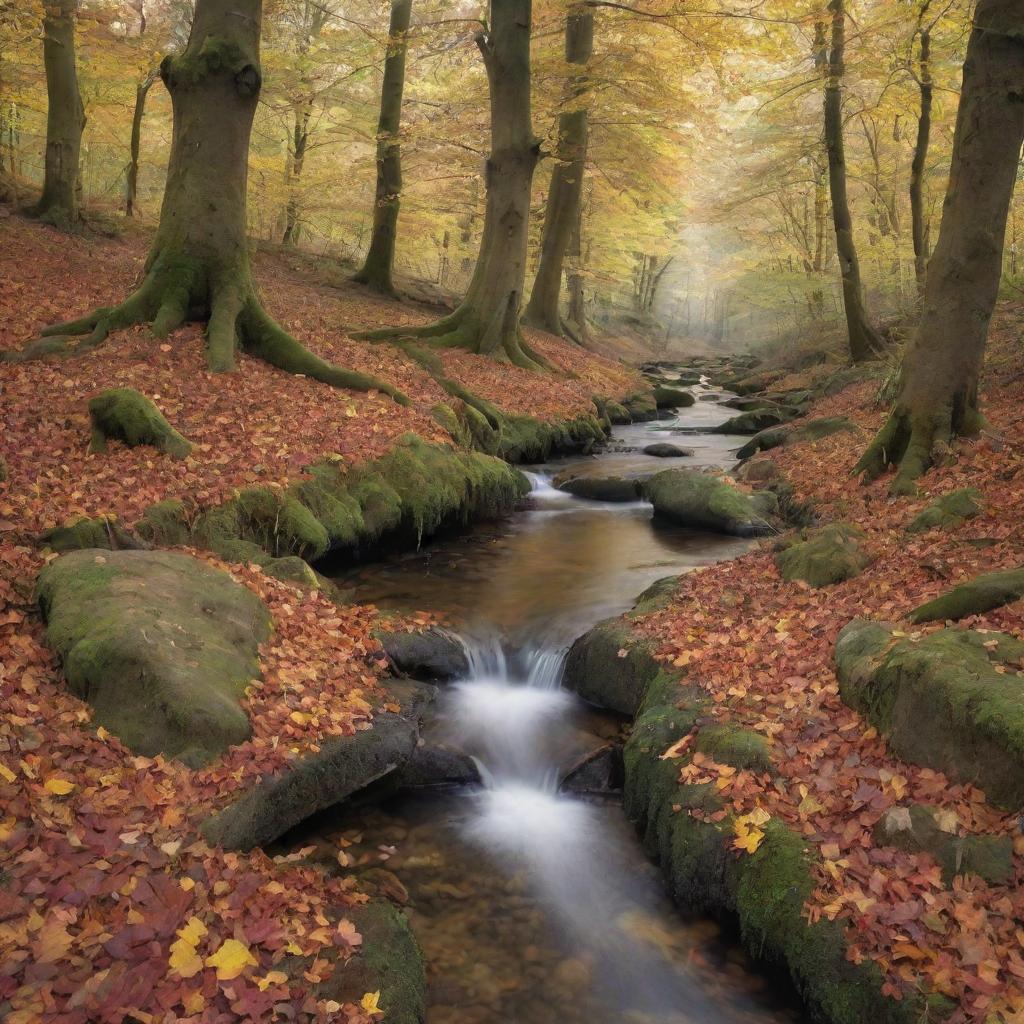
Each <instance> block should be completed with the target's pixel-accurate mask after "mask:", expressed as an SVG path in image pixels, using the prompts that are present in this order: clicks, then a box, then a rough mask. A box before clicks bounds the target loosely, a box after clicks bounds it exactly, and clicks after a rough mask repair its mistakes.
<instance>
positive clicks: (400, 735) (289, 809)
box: [202, 683, 436, 850]
mask: <svg viewBox="0 0 1024 1024" xmlns="http://www.w3.org/2000/svg"><path fill="white" fill-rule="evenodd" d="M395 688H396V689H398V695H399V699H400V700H401V710H400V711H399V712H397V713H395V712H378V713H377V714H375V715H374V717H373V722H372V728H370V729H366V730H365V731H362V732H357V733H355V734H354V735H352V736H331V737H329V738H328V739H326V740H324V741H323V742H322V743H321V744H320V749H319V750H318V751H317V752H316V753H313V754H309V755H307V756H306V757H302V758H299V759H298V760H296V761H292V762H290V763H289V764H288V765H287V766H286V767H285V768H283V769H282V770H281V771H280V772H278V773H277V774H276V775H268V776H265V777H264V778H263V779H261V780H260V781H259V782H258V783H257V784H256V785H255V786H252V787H251V788H250V789H248V790H246V791H245V792H244V793H243V794H242V795H241V796H240V797H239V798H238V799H237V800H236V801H235V802H234V803H233V804H231V805H230V806H228V807H226V808H225V809H224V810H222V811H220V812H219V813H218V814H215V815H214V816H213V817H212V818H208V819H207V820H206V821H205V822H203V825H202V832H203V835H204V836H205V837H206V839H207V841H208V842H210V843H212V844H214V845H216V846H223V847H224V848H225V849H229V850H251V849H253V848H254V847H257V846H266V845H267V844H268V843H272V842H273V841H274V840H275V839H278V838H280V837H281V836H282V835H284V834H285V832H287V831H288V830H289V829H291V828H294V827H295V826H296V825H298V824H299V822H301V821H303V820H304V819H306V818H308V817H310V816H312V815H313V814H315V813H316V812H317V811H322V810H324V808H327V807H331V806H333V805H334V804H339V803H341V802H342V801H343V800H347V799H348V798H349V797H351V796H353V795H354V794H356V793H359V792H360V791H361V790H365V789H366V788H367V787H368V786H370V785H371V784H373V783H375V782H379V781H380V780H382V779H384V778H385V777H387V776H390V775H391V774H392V773H395V772H397V770H398V769H399V768H402V767H403V766H405V765H406V763H407V762H408V761H409V759H410V758H411V757H412V755H413V752H414V751H415V749H416V745H417V742H418V740H419V725H420V719H421V718H422V716H423V712H424V709H425V706H426V705H427V704H428V703H429V702H430V701H431V700H433V697H434V694H435V693H436V691H435V689H434V688H433V687H432V686H424V685H422V684H413V683H410V684H408V685H406V686H404V687H402V688H397V687H395ZM389 781H391V780H389ZM394 781H397V779H396V780H394Z"/></svg>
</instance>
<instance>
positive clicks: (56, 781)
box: [43, 775, 75, 796]
mask: <svg viewBox="0 0 1024 1024" xmlns="http://www.w3.org/2000/svg"><path fill="white" fill-rule="evenodd" d="M74 788H75V784H74V783H73V782H69V781H68V780H67V779H62V778H60V777H59V776H57V775H51V776H50V777H49V778H48V779H47V780H46V781H45V782H44V783H43V789H45V790H46V791H47V792H48V793H53V794H55V795H56V796H67V795H68V793H70V792H72V791H73V790H74Z"/></svg>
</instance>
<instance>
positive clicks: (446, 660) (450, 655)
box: [374, 626, 469, 683]
mask: <svg viewBox="0 0 1024 1024" xmlns="http://www.w3.org/2000/svg"><path fill="white" fill-rule="evenodd" d="M374 637H375V638H376V639H377V640H378V641H379V642H380V645H381V646H382V647H383V648H384V651H385V653H386V654H387V656H388V657H389V658H390V659H391V661H392V663H393V664H394V666H395V670H396V671H397V672H398V673H399V674H401V675H404V676H411V677H412V678H413V679H420V680H423V681H425V682H432V683H434V682H445V683H447V682H451V681H453V680H455V679H465V678H466V676H468V675H469V658H468V656H467V655H466V645H465V644H464V643H463V642H462V641H461V640H460V639H459V638H458V637H457V636H456V635H455V634H454V633H450V632H449V631H448V630H447V629H442V628H441V627H440V626H431V627H430V628H429V629H424V630H421V631H415V630H410V631H406V630H397V631H391V630H378V631H375V632H374Z"/></svg>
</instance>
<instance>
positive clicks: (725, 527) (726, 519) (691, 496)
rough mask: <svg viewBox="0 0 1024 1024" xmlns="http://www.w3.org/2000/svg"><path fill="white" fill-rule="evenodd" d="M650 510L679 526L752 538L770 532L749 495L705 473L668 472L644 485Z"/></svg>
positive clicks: (768, 524) (676, 470)
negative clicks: (650, 505)
mask: <svg viewBox="0 0 1024 1024" xmlns="http://www.w3.org/2000/svg"><path fill="white" fill-rule="evenodd" d="M643 490H644V496H645V497H646V498H647V499H648V500H649V501H650V502H651V504H652V505H653V506H654V511H655V512H656V513H657V514H659V515H663V516H666V517H667V518H669V519H672V520H673V521H675V522H677V523H679V524H680V525H682V526H690V527H695V528H699V529H706V530H715V531H717V532H719V533H727V534H733V535H735V536H740V537H753V536H760V535H763V534H765V533H769V532H771V530H772V527H771V525H770V523H768V522H767V521H766V515H765V512H766V511H767V510H765V509H759V508H758V506H757V505H756V504H755V503H754V502H753V501H752V500H751V498H750V496H749V495H747V494H745V493H744V492H743V491H741V490H739V489H738V488H736V487H733V486H731V485H730V484H728V483H725V482H723V481H721V480H719V479H717V478H715V477H713V476H710V475H708V474H706V473H700V472H697V471H695V470H687V469H669V470H666V471H665V472H663V473H657V474H656V475H655V476H653V477H651V478H650V479H649V480H648V481H647V482H646V483H645V484H644V488H643Z"/></svg>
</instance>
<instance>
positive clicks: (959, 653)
mask: <svg viewBox="0 0 1024 1024" xmlns="http://www.w3.org/2000/svg"><path fill="white" fill-rule="evenodd" d="M1022 661H1024V643H1022V642H1021V641H1020V640H1017V639H1016V638H1015V637H1012V636H1008V635H1006V634H1004V633H989V632H985V633H981V632H976V631H973V630H961V629H955V628H950V629H943V630H940V631H939V632H937V633H930V634H928V635H927V636H923V637H917V638H910V637H908V636H906V635H905V634H903V633H901V632H900V631H898V630H896V629H894V628H893V627H892V626H890V625H887V624H884V623H878V622H869V621H865V620H863V619H856V620H854V621H853V622H851V623H849V624H848V625H847V626H846V627H845V628H844V629H843V631H842V633H840V635H839V640H838V642H837V644H836V667H837V675H838V677H839V684H840V690H839V692H840V695H841V696H842V699H843V700H844V701H845V702H846V703H847V704H849V705H850V706H851V707H853V708H855V709H856V710H857V711H860V712H861V713H862V714H863V715H864V716H865V717H866V718H867V719H868V720H869V721H870V722H871V723H872V725H874V726H876V727H877V728H878V729H879V731H880V732H882V733H884V734H885V735H886V736H887V738H888V741H889V744H890V746H891V747H892V749H893V751H894V752H895V753H896V754H897V755H898V756H899V757H901V758H903V759H904V760H905V761H910V762H911V763H913V764H919V765H923V766H925V767H928V768H936V769H938V770H939V771H942V772H945V773H946V775H948V776H949V777H950V778H951V779H953V780H955V781H957V782H964V783H973V784H975V785H977V786H980V787H981V788H982V789H984V790H985V793H986V795H987V796H988V798H989V800H991V801H992V802H993V803H995V804H997V805H999V806H1001V807H1007V808H1011V809H1019V808H1021V807H1024V679H1022V678H1021V676H1019V675H1017V673H1016V672H1015V671H1013V670H1012V669H1011V670H1010V671H1007V666H1014V667H1016V666H1019V665H1020V664H1021V663H1022Z"/></svg>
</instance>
